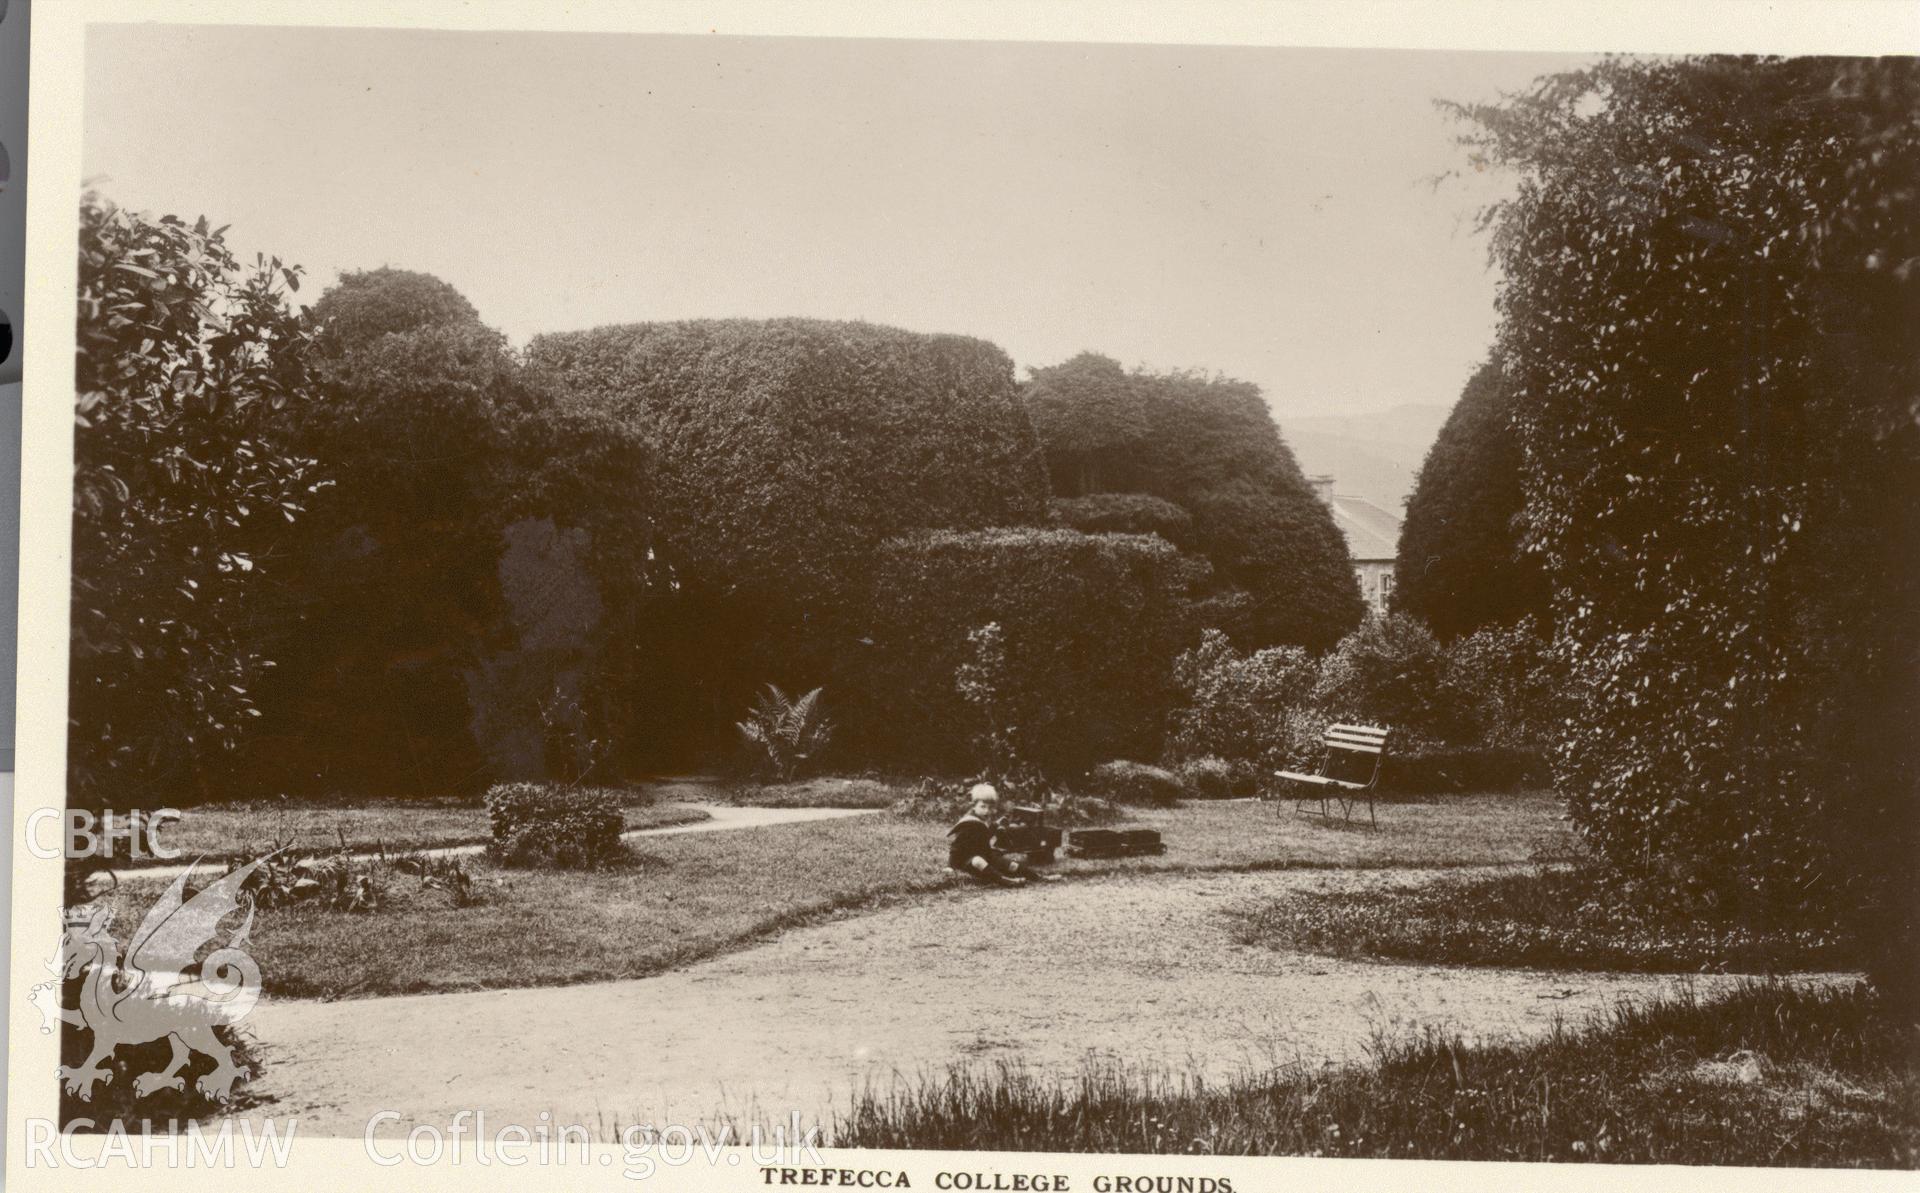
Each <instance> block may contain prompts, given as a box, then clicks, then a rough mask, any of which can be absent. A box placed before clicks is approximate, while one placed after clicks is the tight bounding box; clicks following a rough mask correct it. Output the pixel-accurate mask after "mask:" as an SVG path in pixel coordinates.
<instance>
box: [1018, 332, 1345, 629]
mask: <svg viewBox="0 0 1920 1193" xmlns="http://www.w3.org/2000/svg"><path fill="white" fill-rule="evenodd" d="M1023 392H1024V397H1025V399H1026V406H1027V411H1028V414H1029V416H1030V417H1031V418H1032V420H1033V425H1034V429H1035V432H1036V433H1037V434H1038V435H1039V437H1040V442H1041V444H1042V445H1043V446H1044V448H1045V449H1046V458H1047V466H1048V471H1049V473H1050V474H1051V478H1052V484H1053V489H1054V494H1055V496H1056V498H1065V499H1069V500H1070V501H1073V502H1074V503H1075V504H1074V505H1069V506H1068V507H1066V509H1065V510H1064V511H1063V513H1066V514H1067V516H1068V517H1069V518H1071V517H1073V515H1074V514H1076V513H1079V512H1080V510H1079V509H1078V508H1077V507H1078V503H1080V502H1085V501H1087V500H1088V498H1089V497H1092V496H1097V495H1102V494H1123V493H1125V494H1144V495H1150V496H1152V497H1157V498H1160V499H1162V500H1164V501H1166V502H1169V503H1171V504H1173V505H1175V506H1177V507H1179V509H1180V510H1182V511H1184V512H1185V514H1186V515H1187V517H1188V518H1189V519H1190V520H1191V525H1190V528H1182V527H1180V525H1179V524H1178V523H1174V524H1173V525H1172V526H1170V527H1169V529H1172V530H1174V531H1175V532H1176V533H1178V534H1179V535H1180V537H1181V539H1182V541H1181V545H1182V546H1183V547H1186V548H1188V549H1189V550H1191V551H1193V552H1195V553H1196V554H1198V555H1201V556H1203V557H1205V558H1206V559H1207V560H1208V561H1209V562H1210V563H1211V564H1212V567H1213V581H1212V585H1213V587H1212V590H1211V597H1212V599H1211V600H1210V601H1208V602H1206V603H1204V604H1203V606H1202V607H1203V609H1205V610H1208V611H1209V612H1208V613H1207V621H1208V623H1209V624H1213V625H1223V624H1224V625H1226V626H1228V627H1230V628H1231V629H1232V630H1233V632H1234V635H1235V637H1237V638H1239V639H1241V640H1242V641H1243V642H1246V643H1249V644H1251V645H1255V646H1263V645H1269V644H1273V643H1292V644H1297V645H1302V646H1307V647H1309V648H1313V649H1319V648H1323V647H1326V646H1330V645H1332V644H1333V643H1334V642H1335V641H1337V640H1338V639H1339V637H1340V636H1341V635H1342V634H1344V633H1345V632H1346V631H1348V630H1349V629H1351V628H1353V626H1354V625H1355V624H1357V623H1358V622H1359V620H1360V617H1361V613H1362V612H1363V606H1362V603H1361V599H1360V589H1359V583H1358V581H1357V580H1356V579H1355V578H1354V574H1353V566H1352V563H1351V561H1350V560H1349V558H1348V556H1347V549H1346V543H1345V540H1344V539H1343V538H1342V537H1341V535H1340V531H1339V528H1338V527H1337V526H1336V525H1335V524H1334V521H1333V516H1332V514H1331V512H1330V511H1328V509H1327V508H1326V506H1325V505H1324V504H1323V503H1322V502H1321V501H1320V500H1319V499H1318V498H1317V497H1316V496H1315V495H1314V493H1313V491H1312V489H1311V488H1310V487H1309V486H1308V484H1307V482H1306V478H1305V477H1304V476H1303V475H1301V472H1300V466H1299V464H1298V463H1297V462H1296V461H1295V460H1294V458H1293V453H1292V451H1290V450H1289V449H1288V448H1287V445H1286V443H1285V442H1284V441H1282V439H1281V438H1280V432H1279V429H1278V428H1277V427H1276V426H1275V425H1274V422H1273V415H1272V413H1271V412H1270V411H1269V410H1268V409H1267V404H1266V401H1265V399H1264V398H1263V397H1262V396H1261V394H1260V390H1259V387H1258V386H1255V385H1252V384H1251V383H1248V382H1244V381H1233V380H1229V379H1227V378H1223V377H1207V376H1204V375H1201V374H1199V373H1190V372H1177V373H1149V372H1144V371H1141V370H1135V371H1132V372H1128V371H1126V370H1124V369H1122V368H1121V367H1120V365H1119V364H1118V363H1116V362H1115V361H1113V360H1111V359H1108V358H1107V357H1103V356H1098V355H1095V354H1093V353H1082V354H1081V355H1079V356H1076V357H1074V358H1073V359H1072V360H1069V361H1066V362H1065V363H1063V364H1059V365H1054V366H1052V367H1050V368H1041V369H1034V370H1032V377H1031V378H1030V379H1029V381H1028V382H1027V383H1026V386H1025V387H1024V391H1023ZM1087 512H1092V511H1087ZM1099 512H1101V513H1106V512H1107V511H1099ZM1114 512H1118V511H1114ZM1070 524H1077V523H1070ZM1090 525H1091V524H1090Z"/></svg>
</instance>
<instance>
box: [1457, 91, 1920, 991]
mask: <svg viewBox="0 0 1920 1193" xmlns="http://www.w3.org/2000/svg"><path fill="white" fill-rule="evenodd" d="M1463 114H1464V115H1465V116H1466V117H1467V118H1468V119H1469V120H1470V121H1471V125H1470V127H1469V133H1468V139H1469V141H1470V143H1471V145H1472V147H1473V148H1474V149H1475V150H1476V151H1477V152H1478V153H1479V154H1481V155H1483V157H1484V160H1486V161H1488V162H1490V163H1491V164H1493V165H1496V166H1507V167H1510V168H1512V169H1513V170H1514V171H1515V172H1516V173H1517V174H1518V176H1519V178H1518V183H1519V184H1518V186H1517V188H1516V189H1515V192H1514V197H1513V198H1512V199H1511V200H1510V201H1508V202H1507V203H1505V204H1503V205H1502V206H1501V207H1500V208H1498V209H1497V210H1496V211H1495V212H1494V213H1493V215H1494V220H1493V225H1494V229H1495V238H1494V251H1495V256H1496V258H1497V260H1498V262H1499V264H1500V265H1501V267H1502V271H1503V273H1504V275H1505V279H1506V280H1505V282H1504V283H1503V288H1502V292H1501V297H1500V314H1501V328H1500V337H1499V345H1498V349H1499V352H1500V353H1501V355H1502V357H1503V359H1504V361H1505V364H1506V378H1507V381H1508V383H1509V384H1512V385H1514V386H1515V387H1516V388H1517V390H1518V392H1519V393H1520V394H1521V395H1522V400H1521V402H1520V404H1519V406H1518V408H1517V409H1518V413H1517V423H1518V426H1519V428H1520V433H1521V440H1522V444H1523V448H1524V451H1525V453H1526V459H1527V481H1526V515H1525V516H1526V522H1527V534H1528V536H1529V538H1530V540H1531V544H1532V545H1533V546H1535V547H1537V548H1538V550H1539V552H1540V554H1541V556H1542V558H1543V559H1544V560H1545V562H1546V565H1547V567H1548V569H1549V572H1550V575H1551V578H1552V581H1553V584H1554V587H1555V588H1556V590H1558V591H1559V592H1561V593H1563V594H1565V595H1564V600H1563V602H1562V605H1561V607H1560V608H1559V609H1557V610H1556V613H1557V614H1558V618H1557V620H1558V630H1559V639H1560V640H1559V649H1560V653H1561V655H1562V657H1563V659H1564V660H1565V661H1566V664H1567V666H1568V668H1569V672H1570V675H1569V690H1570V691H1571V692H1573V693H1575V694H1577V698H1578V702H1579V707H1578V708H1577V710H1575V711H1574V712H1573V713H1572V714H1570V716H1569V718H1568V720H1567V722H1566V725H1567V728H1566V730H1565V732H1564V733H1563V734H1562V737H1561V741H1560V743H1559V749H1558V752H1557V754H1556V759H1555V770H1556V781H1557V784H1558V785H1559V786H1560V787H1561V789H1562V790H1563V791H1565V792H1566V793H1567V795H1568V797H1569V800H1570V803H1571V806H1572V812H1573V814H1574V816H1575V818H1576V820H1577V821H1578V823H1579V824H1580V826H1581V828H1582V829H1583V830H1584V831H1585V833H1586V834H1587V836H1588V837H1589V839H1591V840H1592V841H1593V842H1594V843H1595V844H1596V845H1597V846H1598V847H1599V849H1600V850H1601V851H1602V852H1603V853H1604V854H1605V855H1606V856H1608V857H1609V858H1612V859H1614V860H1615V861H1617V862H1619V863H1620V864H1621V865H1623V866H1630V867H1654V868H1658V869H1662V870H1671V871H1677V872H1679V873H1681V874H1683V875H1685V876H1687V877H1688V878H1689V879H1691V880H1693V881H1696V882H1699V883H1701V884H1703V885H1704V886H1706V887H1707V888H1708V889H1710V890H1712V891H1714V892H1716V893H1717V894H1719V895H1720V896H1721V897H1724V898H1726V899H1729V900H1733V901H1737V902H1738V903H1740V904H1741V905H1742V906H1748V907H1752V908H1753V909H1754V911H1755V913H1756V914H1760V913H1763V912H1768V911H1769V910H1770V909H1771V908H1773V907H1775V906H1778V905H1781V904H1785V905H1790V906H1792V905H1802V904H1805V903H1808V902H1814V903H1817V904H1820V905H1823V906H1824V907H1826V908H1828V909H1831V910H1832V911H1834V912H1835V913H1836V914H1839V915H1842V916H1844V917H1846V918H1847V919H1848V920H1850V921H1851V922H1852V923H1853V925H1854V926H1855V927H1856V928H1857V929H1859V930H1860V931H1861V932H1862V933H1863V935H1864V938H1865V939H1866V940H1867V941H1868V942H1869V943H1871V944H1873V945H1875V946H1876V952H1877V955H1878V957H1879V963H1878V964H1877V965H1876V970H1877V973H1876V977H1877V978H1878V979H1879V980H1880V981H1881V982H1882V984H1883V986H1884V987H1886V988H1890V989H1895V988H1897V989H1899V990H1901V991H1902V992H1903V993H1905V994H1907V995H1909V996H1911V995H1913V994H1915V993H1920V971H1917V970H1916V959H1920V947H1917V946H1920V930H1917V929H1920V915H1917V914H1916V912H1917V910H1920V898H1917V896H1920V891H1917V890H1916V884H1915V879H1914V875H1915V873H1916V871H1915V868H1914V866H1913V858H1914V855H1915V850H1916V847H1920V762H1917V761H1916V754H1915V751H1914V749H1913V746H1912V731H1913V726H1914V725H1915V724H1916V723H1920V575H1917V574H1916V569H1915V568H1914V566H1913V561H1914V559H1915V552H1916V550H1917V549H1920V420H1916V418H1915V409H1916V407H1915V398H1914V395H1915V394H1916V393H1920V266H1916V261H1917V260H1920V63H1916V62H1915V61H1914V60H1912V59H1880V60H1844V59H1812V58H1808V59H1792V60H1787V61H1769V60H1754V59H1732V58H1708V59H1692V60H1680V61H1669V62H1659V63H1635V62H1625V61H1613V62H1608V63H1604V64H1602V65H1600V66H1597V67H1594V68H1591V69H1589V70H1586V71H1581V72H1576V73H1571V74H1565V75H1557V76H1552V77H1550V78H1547V79H1543V80H1541V81H1540V82H1539V83H1537V84H1536V85H1535V86H1534V87H1533V88H1532V89H1531V90H1529V91H1528V92H1526V93H1524V94H1521V95H1518V96H1514V97H1510V98H1508V99H1506V100H1504V101H1503V102H1501V103H1500V104H1498V105H1493V106H1489V107H1485V108H1474V109H1467V110H1465V111H1464V113H1463Z"/></svg>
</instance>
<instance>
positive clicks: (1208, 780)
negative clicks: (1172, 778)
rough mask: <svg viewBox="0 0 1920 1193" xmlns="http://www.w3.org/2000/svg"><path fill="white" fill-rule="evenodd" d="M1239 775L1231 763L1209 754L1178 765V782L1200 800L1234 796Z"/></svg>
mask: <svg viewBox="0 0 1920 1193" xmlns="http://www.w3.org/2000/svg"><path fill="white" fill-rule="evenodd" d="M1239 779H1240V773H1239V770H1238V768H1236V767H1235V766H1234V765H1233V764H1232V763H1231V762H1228V761H1227V760H1226V759H1224V758H1216V757H1214V756H1213V755H1211V754H1209V755H1206V756H1205V757H1202V758H1189V759H1187V760H1186V761H1185V762H1182V763H1181V764H1180V780H1181V782H1183V783H1185V784H1186V786H1187V790H1189V791H1191V792H1192V793H1193V794H1194V795H1195V796H1196V797H1198V798H1200V799H1226V798H1227V797H1229V796H1231V795H1233V794H1234V787H1235V785H1236V783H1237V782H1238V780H1239Z"/></svg>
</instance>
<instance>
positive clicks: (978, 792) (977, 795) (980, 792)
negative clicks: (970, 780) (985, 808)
mask: <svg viewBox="0 0 1920 1193" xmlns="http://www.w3.org/2000/svg"><path fill="white" fill-rule="evenodd" d="M967 794H968V795H970V796H972V797H973V798H974V799H976V800H988V801H991V802H993V803H996V804H997V803H999V802H1000V793H999V792H998V791H996V790H995V789H994V786H993V784H991V783H975V784H974V785H973V787H972V789H971V790H969V791H968V792H967Z"/></svg>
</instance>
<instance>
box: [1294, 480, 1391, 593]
mask: <svg viewBox="0 0 1920 1193" xmlns="http://www.w3.org/2000/svg"><path fill="white" fill-rule="evenodd" d="M1307 481H1308V483H1310V484H1311V485H1312V486H1313V491H1314V492H1315V493H1318V494H1319V495H1320V500H1322V501H1324V502H1326V503H1327V508H1329V509H1330V510H1332V511H1333V521H1334V525H1336V526H1338V527H1339V528H1340V533H1341V534H1343V535H1345V536H1346V538H1347V553H1348V554H1350V555H1352V556H1353V571H1354V574H1355V575H1356V576H1357V577H1358V578H1359V580H1360V595H1361V597H1362V598H1364V599H1365V600H1366V602H1367V608H1368V609H1370V610H1372V611H1373V612H1375V613H1386V612H1387V611H1388V610H1390V609H1391V608H1392V607H1393V557H1394V554H1395V553H1396V552H1397V551H1398V550H1399V548H1400V518H1399V517H1398V516H1397V515H1395V514H1391V513H1388V512H1387V511H1386V510H1383V509H1381V508H1380V507H1379V506H1377V505H1375V504H1374V503H1373V502H1371V501H1368V500H1367V499H1366V498H1364V497H1348V496H1346V495H1344V494H1340V493H1335V492H1334V491H1333V478H1332V477H1331V476H1310V477H1308V478H1307Z"/></svg>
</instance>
